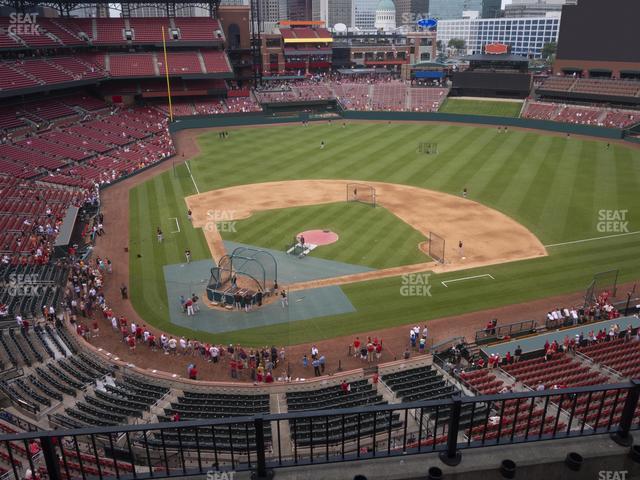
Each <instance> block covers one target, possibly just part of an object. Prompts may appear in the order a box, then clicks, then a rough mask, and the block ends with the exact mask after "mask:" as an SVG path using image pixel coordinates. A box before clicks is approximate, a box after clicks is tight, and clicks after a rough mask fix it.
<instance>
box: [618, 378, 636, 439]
mask: <svg viewBox="0 0 640 480" xmlns="http://www.w3.org/2000/svg"><path fill="white" fill-rule="evenodd" d="M631 384H632V386H631V388H629V390H628V392H627V398H626V399H625V401H624V407H623V409H622V416H621V417H620V423H619V424H618V431H616V432H615V433H612V434H611V439H612V440H613V441H614V442H616V443H617V444H618V445H621V446H623V447H630V446H631V444H632V443H633V437H632V436H631V435H629V431H630V430H631V425H632V424H633V419H634V417H635V411H636V407H637V406H638V399H640V380H638V379H636V380H631Z"/></svg>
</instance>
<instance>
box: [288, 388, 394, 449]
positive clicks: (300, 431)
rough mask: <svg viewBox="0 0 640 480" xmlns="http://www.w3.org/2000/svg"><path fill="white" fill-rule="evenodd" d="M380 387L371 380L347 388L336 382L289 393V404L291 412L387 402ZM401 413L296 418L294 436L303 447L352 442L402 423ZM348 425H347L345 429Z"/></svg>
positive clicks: (293, 425)
mask: <svg viewBox="0 0 640 480" xmlns="http://www.w3.org/2000/svg"><path fill="white" fill-rule="evenodd" d="M386 403H387V402H386V401H385V400H383V398H382V395H379V394H378V392H377V390H376V389H375V388H374V386H373V385H372V384H370V383H369V382H368V380H366V379H365V380H359V381H355V382H350V383H349V388H348V390H347V391H344V390H343V387H342V385H334V386H331V387H325V388H322V389H319V390H313V391H300V392H288V393H287V405H288V409H289V411H290V412H300V411H311V410H315V411H317V410H331V409H336V408H350V407H358V406H365V405H384V404H386ZM402 424H403V423H402V421H401V420H400V415H399V414H396V413H394V414H392V415H377V416H374V415H372V414H362V415H346V416H341V415H338V416H331V415H329V416H327V417H316V418H314V419H309V420H307V419H304V418H302V419H299V420H298V419H294V420H291V421H290V422H289V425H290V431H291V437H292V439H293V441H294V442H296V444H297V445H298V446H299V447H303V446H310V445H316V444H318V445H324V444H326V443H329V444H337V443H340V442H343V441H344V442H348V441H353V440H355V439H356V438H357V437H358V436H359V437H360V438H363V437H367V436H369V435H371V434H373V432H374V431H387V430H389V429H390V428H391V429H396V428H400V427H401V426H402ZM343 425H344V428H343Z"/></svg>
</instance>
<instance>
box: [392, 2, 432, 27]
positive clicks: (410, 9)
mask: <svg viewBox="0 0 640 480" xmlns="http://www.w3.org/2000/svg"><path fill="white" fill-rule="evenodd" d="M394 3H395V4H396V24H397V25H398V26H400V25H415V23H416V22H417V21H418V20H419V19H422V18H427V17H428V16H429V0H395V1H394Z"/></svg>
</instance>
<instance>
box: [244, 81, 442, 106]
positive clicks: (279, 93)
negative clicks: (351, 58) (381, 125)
mask: <svg viewBox="0 0 640 480" xmlns="http://www.w3.org/2000/svg"><path fill="white" fill-rule="evenodd" d="M446 97H447V89H445V88H430V87H411V86H409V85H407V84H406V83H404V82H402V81H398V80H390V81H388V82H383V83H382V82H381V83H374V84H368V83H349V82H348V81H337V80H336V81H333V80H329V81H324V80H323V81H318V80H301V81H295V82H287V83H284V84H281V85H275V86H274V85H271V86H269V89H262V90H257V91H256V98H257V99H258V101H259V102H260V103H283V102H296V101H308V100H329V99H337V100H338V101H339V102H340V104H341V105H342V106H343V108H345V109H347V110H365V111H413V112H435V111H438V109H439V108H440V106H441V105H442V103H443V102H444V100H445V99H446Z"/></svg>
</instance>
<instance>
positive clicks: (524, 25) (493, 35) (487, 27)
mask: <svg viewBox="0 0 640 480" xmlns="http://www.w3.org/2000/svg"><path fill="white" fill-rule="evenodd" d="M559 31H560V14H559V13H548V14H547V15H546V16H544V17H537V18H476V19H461V20H441V21H439V22H438V40H439V41H441V42H442V44H443V45H445V47H446V46H447V45H448V43H449V40H451V39H453V38H459V39H462V40H464V42H465V44H466V49H465V51H466V53H468V54H474V53H480V52H482V51H483V47H484V45H487V44H490V43H502V44H505V45H508V46H509V47H510V48H511V53H513V54H514V55H524V56H526V57H529V58H540V57H541V56H542V47H544V45H545V44H546V43H551V42H557V41H558V33H559Z"/></svg>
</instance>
